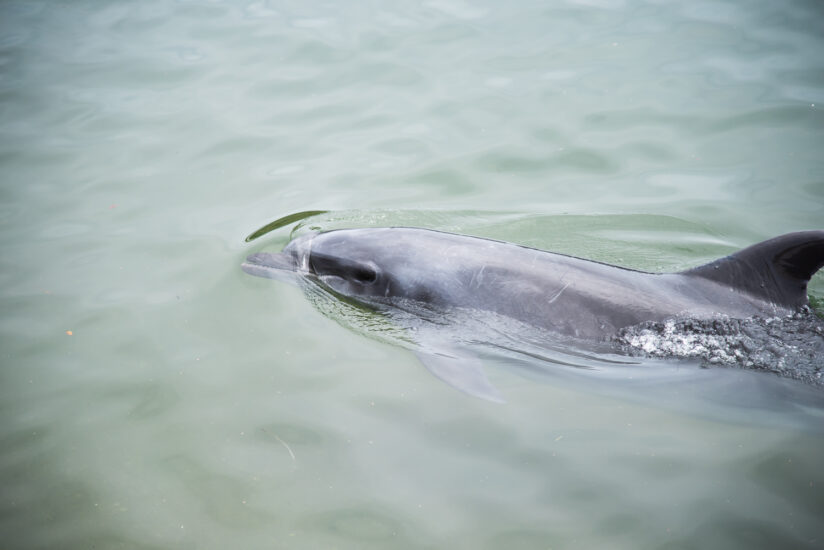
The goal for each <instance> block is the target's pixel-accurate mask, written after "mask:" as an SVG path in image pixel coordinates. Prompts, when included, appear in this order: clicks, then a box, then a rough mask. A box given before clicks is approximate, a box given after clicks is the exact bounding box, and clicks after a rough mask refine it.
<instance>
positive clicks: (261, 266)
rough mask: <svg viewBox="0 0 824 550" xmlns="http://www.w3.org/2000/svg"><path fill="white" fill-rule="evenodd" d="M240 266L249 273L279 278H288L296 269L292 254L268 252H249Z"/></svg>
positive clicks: (268, 277)
mask: <svg viewBox="0 0 824 550" xmlns="http://www.w3.org/2000/svg"><path fill="white" fill-rule="evenodd" d="M240 267H241V268H242V269H243V271H245V272H246V273H248V274H249V275H255V276H257V277H264V278H267V279H280V280H290V279H291V278H292V277H293V275H294V273H295V271H297V269H298V266H297V265H295V260H294V257H293V256H292V254H288V253H287V254H284V253H280V254H269V253H268V252H258V253H256V254H251V255H250V256H249V257H247V258H246V261H245V262H243V263H242V264H240Z"/></svg>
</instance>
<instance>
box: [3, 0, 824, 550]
mask: <svg viewBox="0 0 824 550" xmlns="http://www.w3.org/2000/svg"><path fill="white" fill-rule="evenodd" d="M823 17H824V7H822V4H821V3H820V2H817V1H809V2H801V1H787V2H766V1H762V2H734V1H726V2H725V1H709V2H705V1H697V2H693V1H691V2H663V1H648V2H643V1H636V0H626V1H621V0H591V1H579V2H528V1H516V2H509V3H502V2H470V1H461V0H457V1H450V0H435V1H431V2H386V3H383V2H366V1H352V2H322V3H321V2H299V1H295V2H241V1H238V2H171V1H169V2H160V1H141V2H125V1H124V2H87V1H71V2H68V1H67V2H39V1H27V2H9V1H3V2H2V3H0V98H2V99H1V100H0V170H2V171H1V172H0V176H1V177H2V185H0V227H1V228H2V231H1V232H0V282H2V284H0V311H1V312H2V315H0V353H2V355H0V356H1V357H2V370H1V371H0V384H1V386H0V419H2V420H1V422H0V546H2V547H4V548H489V549H493V548H513V549H515V548H555V549H559V548H626V549H641V548H684V549H686V548H696V549H697V548H702V549H703V548H747V549H751V548H820V547H821V546H822V544H824V522H822V518H824V474H822V470H821V464H822V463H824V436H822V435H821V431H820V430H815V429H810V423H809V422H808V421H807V420H809V419H808V418H806V419H802V418H801V417H802V416H804V415H803V414H802V413H798V416H796V413H793V412H789V413H780V412H771V411H770V410H768V409H770V407H767V406H766V404H765V403H760V405H759V406H757V407H756V408H755V409H753V410H751V411H750V410H745V411H741V410H738V409H737V408H736V406H732V407H729V408H728V409H727V410H723V409H722V410H721V412H720V413H719V412H716V413H713V414H702V413H703V412H704V411H702V410H701V409H703V408H704V405H703V403H702V399H703V396H704V394H705V393H712V392H711V389H712V387H714V384H712V383H705V384H698V385H687V386H685V388H686V389H684V390H683V391H680V392H676V393H675V395H680V396H682V397H683V401H684V402H683V403H681V404H680V406H671V405H678V404H674V403H667V404H662V403H655V402H654V400H653V402H651V403H647V402H642V401H638V400H636V399H633V398H632V395H631V394H632V391H637V392H638V393H654V392H655V391H657V389H656V387H655V386H652V387H651V388H650V389H645V388H643V387H639V388H636V389H635V390H633V389H632V388H630V390H629V391H628V392H627V393H629V394H630V395H629V396H626V395H623V396H611V395H605V394H604V392H602V391H590V390H589V389H588V386H587V384H586V383H581V384H578V385H572V386H570V385H564V384H560V385H556V384H553V383H551V382H547V381H543V382H535V381H531V380H527V379H525V378H523V377H520V376H518V375H515V374H512V373H510V372H509V371H508V370H507V368H506V365H497V366H492V368H490V376H491V377H492V379H493V381H494V382H495V383H496V384H497V385H498V386H499V387H500V388H501V390H502V391H503V393H504V394H505V395H506V397H507V400H508V404H507V405H504V406H498V405H493V404H489V403H486V402H482V401H480V400H476V399H472V398H468V397H466V396H464V395H463V394H460V393H458V392H456V391H455V390H453V389H451V388H449V387H447V386H446V385H444V384H442V383H441V382H439V381H438V380H436V379H435V378H433V377H432V376H431V375H429V374H428V373H427V372H426V371H425V369H424V368H423V367H421V366H420V365H419V364H418V363H417V361H416V359H415V357H414V356H413V355H412V354H411V353H409V352H407V351H405V350H402V349H399V348H394V347H391V346H388V345H386V344H381V343H379V342H376V341H373V340H370V339H367V338H364V337H362V336H359V335H357V334H355V333H353V332H350V331H347V330H346V329H345V328H343V327H341V326H339V325H338V324H336V323H335V322H334V321H332V320H330V319H327V318H326V317H324V316H322V315H321V314H319V313H318V312H317V311H315V310H314V309H313V308H312V306H311V305H310V304H309V303H308V302H307V301H306V300H305V299H304V297H303V295H302V294H301V292H300V291H299V290H298V289H296V288H292V287H289V286H287V285H278V284H276V283H274V282H271V281H264V280H261V279H253V278H252V277H249V276H247V275H244V274H243V273H242V272H241V271H240V269H239V264H240V262H241V261H242V259H243V258H244V257H245V255H246V254H248V253H249V252H252V251H255V250H258V249H261V248H266V249H272V250H274V249H277V248H278V247H279V246H280V245H282V244H283V243H284V242H285V241H286V239H287V238H288V231H281V232H278V233H275V234H272V235H268V236H267V237H265V238H263V239H261V240H260V241H256V242H255V243H253V244H252V245H249V244H246V243H244V242H243V238H244V237H245V236H246V235H247V234H248V233H250V232H251V231H253V230H254V229H256V228H258V227H259V226H261V225H264V224H266V223H267V222H269V221H271V220H273V219H275V218H277V217H279V216H282V215H285V214H289V213H292V212H296V211H300V210H307V209H316V208H322V209H331V210H333V213H332V214H330V215H328V216H327V217H325V218H324V219H321V220H320V221H319V222H318V223H319V225H320V226H322V227H331V226H335V225H365V224H373V225H374V224H377V225H380V224H393V223H402V224H405V225H423V226H429V227H435V228H439V229H447V230H454V231H458V232H465V233H474V234H481V235H488V236H491V237H495V238H499V239H507V240H512V241H517V242H521V243H525V244H529V245H532V246H539V247H544V248H551V249H554V250H559V251H565V252H570V253H574V254H576V255H579V256H584V257H592V258H599V259H602V260H606V261H612V262H616V263H621V264H623V265H630V266H633V267H637V268H644V269H653V270H655V269H678V268H683V267H687V266H691V265H696V264H698V263H701V262H702V261H706V260H709V259H711V258H713V257H715V256H717V255H721V254H724V253H727V252H730V251H732V250H734V249H735V248H737V247H740V246H744V245H747V244H750V243H752V242H755V241H758V240H761V239H766V238H769V237H772V236H775V235H777V234H780V233H783V232H789V231H793V230H799V229H809V228H821V227H822V225H823V224H822V219H824V216H822V214H824V155H822V150H824V148H823V147H822V145H824V58H822V55H821V54H822V52H824V32H823V31H822V29H823V28H824V19H823ZM336 213H337V214H336ZM812 291H813V292H814V293H816V294H817V295H818V296H822V295H824V283H822V277H821V275H819V276H818V277H817V278H816V280H815V281H814V283H813V285H812ZM66 331H72V335H71V336H69V335H68V334H66ZM689 372H695V371H687V373H689ZM744 379H746V380H749V378H747V377H744V378H742V380H744ZM710 380H713V378H711V379H710ZM731 380H732V384H733V387H732V390H731V394H732V393H736V390H735V387H736V386H735V384H736V383H737V382H736V381H737V380H738V379H737V378H732V379H731ZM742 384H743V382H742ZM742 388H743V389H741V391H740V392H737V393H739V394H740V393H746V391H747V388H748V386H746V385H744V386H743V387H742ZM738 397H740V395H739V396H738ZM782 399H785V400H789V401H792V400H793V399H794V394H793V392H792V391H790V392H789V393H788V394H787V395H786V396H776V397H775V401H776V403H774V405H775V407H776V408H777V409H782V407H784V408H786V406H787V405H788V404H787V403H782V402H781V400H782ZM676 401H677V399H676ZM645 403H646V404H645ZM815 412H816V411H815V410H814V411H813V412H812V413H810V414H813V417H815ZM818 412H819V413H820V409H819V410H818ZM776 415H777V416H776ZM747 417H749V420H748V421H744V420H742V418H747ZM819 418H820V417H819ZM777 419H778V420H777ZM802 420H803V421H802ZM822 422H824V421H822Z"/></svg>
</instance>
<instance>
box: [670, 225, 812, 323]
mask: <svg viewBox="0 0 824 550" xmlns="http://www.w3.org/2000/svg"><path fill="white" fill-rule="evenodd" d="M822 266H824V231H801V232H798V233H789V234H787V235H782V236H780V237H776V238H774V239H770V240H768V241H764V242H762V243H758V244H754V245H752V246H750V247H747V248H745V249H743V250H739V251H738V252H736V253H735V254H731V255H730V256H727V257H725V258H721V259H718V260H715V261H714V262H710V263H708V264H706V265H702V266H699V267H696V268H694V269H689V270H687V271H683V272H682V274H684V275H689V276H692V277H702V278H704V279H709V280H711V281H715V282H717V283H721V284H725V285H728V286H731V287H733V288H736V289H738V290H741V291H743V292H746V293H748V294H751V295H753V296H756V297H758V298H761V299H763V300H767V301H769V302H772V303H774V304H776V305H781V306H785V307H789V308H799V307H801V306H804V305H807V303H808V299H807V283H808V282H809V281H810V277H812V276H813V275H815V273H816V271H818V270H819V269H821V267H822Z"/></svg>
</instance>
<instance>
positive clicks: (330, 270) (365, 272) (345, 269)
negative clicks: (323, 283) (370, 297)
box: [309, 253, 378, 285]
mask: <svg viewBox="0 0 824 550" xmlns="http://www.w3.org/2000/svg"><path fill="white" fill-rule="evenodd" d="M309 263H310V265H311V266H312V271H313V272H314V273H315V274H316V275H317V276H318V277H340V278H341V279H345V280H348V281H352V282H356V283H360V284H362V285H371V284H372V283H374V282H376V281H377V280H378V269H377V267H375V266H374V265H373V264H372V263H371V262H362V261H359V260H350V259H348V258H341V257H338V256H332V255H328V254H319V253H312V256H311V258H310V260H309Z"/></svg>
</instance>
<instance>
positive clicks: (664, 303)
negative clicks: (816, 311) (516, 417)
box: [242, 227, 824, 401]
mask: <svg viewBox="0 0 824 550" xmlns="http://www.w3.org/2000/svg"><path fill="white" fill-rule="evenodd" d="M822 265H824V231H802V232H797V233H790V234H787V235H783V236H780V237H776V238H774V239H770V240H767V241H764V242H761V243H758V244H755V245H752V246H750V247H748V248H744V249H743V250H740V251H738V252H736V253H734V254H732V255H730V256H726V257H724V258H720V259H718V260H715V261H712V262H710V263H708V264H705V265H701V266H698V267H695V268H692V269H688V270H685V271H680V272H676V273H648V272H643V271H637V270H634V269H628V268H624V267H619V266H614V265H609V264H606V263H601V262H597V261H592V260H586V259H582V258H577V257H574V256H568V255H564V254H557V253H553V252H547V251H543V250H538V249H535V248H529V247H525V246H520V245H517V244H512V243H507V242H501V241H496V240H491V239H486V238H479V237H472V236H465V235H457V234H451V233H445V232H440V231H434V230H429V229H419V228H406V227H387V228H361V229H339V230H332V231H327V232H321V233H309V234H306V235H303V236H300V237H297V238H295V239H294V240H292V241H291V242H289V243H288V244H287V245H286V247H285V248H284V249H283V251H282V252H280V253H277V254H271V253H265V252H259V253H256V254H252V255H250V256H249V257H248V258H247V261H246V262H244V263H243V264H242V269H243V270H244V271H245V272H247V273H249V274H252V275H256V276H260V277H267V278H274V279H290V278H294V277H297V278H299V279H302V280H305V281H308V282H309V283H311V284H314V285H316V286H317V287H319V288H320V289H321V290H323V291H326V292H329V293H331V294H333V295H335V296H337V297H342V298H344V299H346V300H351V301H353V302H354V303H356V304H360V305H363V306H366V307H367V308H371V309H376V310H384V311H385V310H387V309H389V310H392V309H404V310H405V311H413V312H418V313H420V314H421V315H424V314H425V315H427V316H430V317H431V316H433V315H435V316H437V315H438V313H439V312H449V311H454V310H460V311H464V312H467V311H469V312H479V313H481V314H488V315H492V316H494V317H495V318H496V319H509V320H512V321H513V322H514V323H513V324H512V325H511V326H512V327H521V326H526V327H535V328H536V329H540V330H541V331H543V333H544V334H548V335H555V336H557V337H559V338H567V339H570V340H571V341H574V342H590V343H595V344H601V345H603V344H605V343H607V342H609V341H610V338H611V337H613V336H614V335H615V334H616V333H617V332H618V331H620V330H621V329H623V328H626V327H630V326H633V325H637V324H639V323H642V322H647V321H651V322H660V321H665V320H668V319H673V318H684V317H686V318H693V319H711V318H714V317H719V316H725V317H729V318H740V319H744V318H749V317H753V316H760V317H775V316H784V315H789V314H791V313H793V312H795V311H798V310H799V309H801V308H804V307H805V306H807V305H808V297H807V284H808V282H809V280H810V278H811V277H812V276H813V275H814V274H815V273H816V272H817V271H818V270H819V269H820V268H821V267H822ZM410 305H411V306H412V309H410ZM506 328H507V327H504V330H506ZM436 332H437V331H429V333H430V335H434V334H436ZM438 340H443V338H439V337H435V341H438ZM422 349H423V351H421V353H419V354H418V355H419V357H421V359H422V361H423V362H424V364H425V365H426V366H427V367H428V368H429V369H430V370H431V371H432V372H433V373H434V374H435V375H436V376H438V377H440V378H441V379H443V380H445V381H447V382H448V383H450V384H452V385H453V386H455V387H457V388H458V389H461V390H463V391H465V392H466V393H470V394H472V395H477V396H480V397H484V398H487V399H491V400H493V401H499V400H501V398H500V395H499V394H498V393H497V390H495V389H494V388H493V387H492V386H491V384H489V382H488V381H487V380H486V377H485V376H484V375H483V372H482V371H481V370H480V368H479V366H478V364H477V363H476V362H472V361H469V362H467V361H466V360H465V359H463V358H462V356H461V355H460V354H458V353H455V352H454V350H452V349H451V348H450V345H449V343H448V342H443V341H440V342H438V343H437V344H435V345H429V346H427V347H424V348H422Z"/></svg>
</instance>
